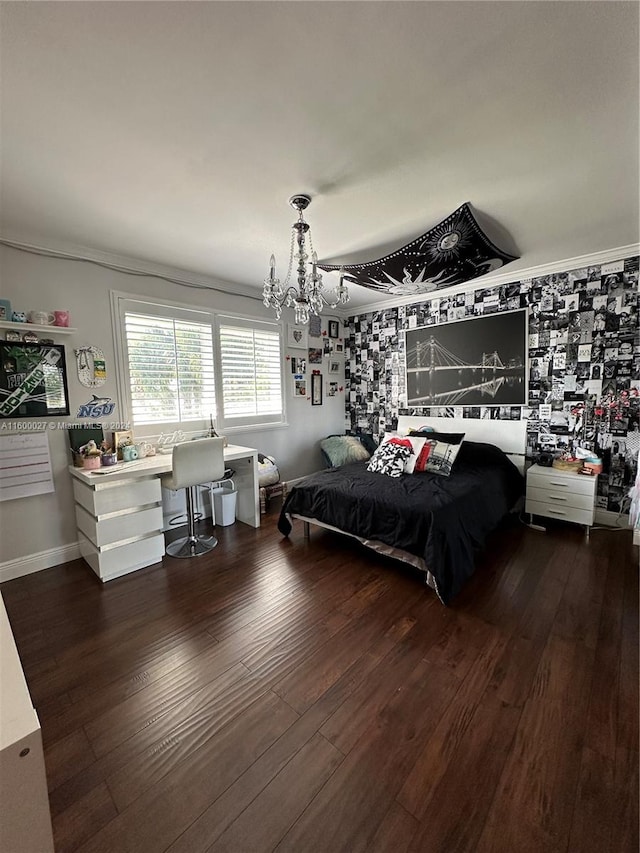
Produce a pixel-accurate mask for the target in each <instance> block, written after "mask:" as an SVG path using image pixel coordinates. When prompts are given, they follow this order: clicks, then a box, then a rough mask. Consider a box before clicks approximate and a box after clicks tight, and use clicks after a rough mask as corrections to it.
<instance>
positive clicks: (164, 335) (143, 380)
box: [112, 294, 284, 432]
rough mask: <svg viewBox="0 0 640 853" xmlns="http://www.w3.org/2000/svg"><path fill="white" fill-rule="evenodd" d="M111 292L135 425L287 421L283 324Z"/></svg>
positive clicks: (224, 426)
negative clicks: (223, 315)
mask: <svg viewBox="0 0 640 853" xmlns="http://www.w3.org/2000/svg"><path fill="white" fill-rule="evenodd" d="M112 298H113V304H114V316H117V317H119V320H120V322H119V324H118V326H117V330H116V338H117V339H118V338H119V339H120V346H119V347H117V350H118V353H119V354H122V355H123V358H122V359H121V360H120V364H119V379H120V387H121V395H122V399H123V400H127V403H128V409H129V419H130V420H131V422H132V426H133V427H134V428H135V427H143V428H144V427H152V426H154V425H157V426H158V427H159V428H160V430H159V431H166V430H168V429H177V428H179V427H181V426H182V425H185V426H186V427H187V428H189V427H190V426H191V428H192V429H196V430H198V429H203V428H204V427H207V426H208V425H209V417H210V416H212V417H213V419H214V420H215V421H216V426H217V428H218V430H219V431H224V430H228V429H231V428H233V427H250V426H258V425H260V426H264V425H266V424H282V423H284V406H283V395H282V349H281V328H280V324H279V323H271V322H263V321H257V320H256V321H253V320H246V319H243V318H236V317H218V318H217V319H216V318H215V317H214V315H213V314H212V313H211V312H208V311H198V310H197V309H183V308H177V307H173V306H170V305H162V304H160V303H155V302H145V301H143V300H135V299H129V298H126V297H125V296H124V294H113V297H112ZM214 331H215V335H214ZM216 389H217V394H216ZM142 431H143V432H144V431H145V430H144V429H143V430H142ZM150 431H151V430H147V432H150Z"/></svg>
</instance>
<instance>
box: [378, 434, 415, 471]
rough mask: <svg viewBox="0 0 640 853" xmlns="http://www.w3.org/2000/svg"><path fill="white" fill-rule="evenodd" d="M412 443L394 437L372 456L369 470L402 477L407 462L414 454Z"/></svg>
mask: <svg viewBox="0 0 640 853" xmlns="http://www.w3.org/2000/svg"><path fill="white" fill-rule="evenodd" d="M412 452H413V451H412V449H411V444H410V443H408V442H407V443H405V442H403V440H402V439H399V438H398V439H394V440H393V441H388V442H386V444H381V445H380V447H379V448H378V449H377V450H376V452H375V453H374V454H373V456H372V457H371V461H370V462H369V464H368V465H367V471H374V472H376V473H378V474H386V475H387V476H388V477H400V476H401V475H402V474H404V466H405V462H406V461H407V459H408V458H409V456H411V454H412Z"/></svg>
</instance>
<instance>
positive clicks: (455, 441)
mask: <svg viewBox="0 0 640 853" xmlns="http://www.w3.org/2000/svg"><path fill="white" fill-rule="evenodd" d="M427 436H428V437H427V438H426V442H427V444H429V445H431V448H430V450H429V453H428V458H427V459H426V460H425V467H424V470H425V471H430V472H431V473H432V474H440V475H442V476H444V477H448V476H449V474H450V473H451V468H452V466H453V463H454V462H455V459H456V456H457V455H458V451H459V450H460V447H461V446H462V441H463V439H464V433H463V432H462V433H457V432H429V433H427Z"/></svg>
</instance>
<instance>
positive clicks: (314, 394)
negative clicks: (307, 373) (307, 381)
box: [311, 373, 322, 406]
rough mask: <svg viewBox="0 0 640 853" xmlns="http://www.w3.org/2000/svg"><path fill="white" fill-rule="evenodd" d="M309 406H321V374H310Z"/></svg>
mask: <svg viewBox="0 0 640 853" xmlns="http://www.w3.org/2000/svg"><path fill="white" fill-rule="evenodd" d="M311 405H312V406H321V405H322V374H321V373H312V374H311Z"/></svg>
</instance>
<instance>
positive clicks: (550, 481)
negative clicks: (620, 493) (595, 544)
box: [525, 465, 598, 536]
mask: <svg viewBox="0 0 640 853" xmlns="http://www.w3.org/2000/svg"><path fill="white" fill-rule="evenodd" d="M597 482H598V478H597V477H596V476H587V475H584V474H572V473H569V472H567V471H558V470H557V469H556V468H543V467H542V466H541V465H532V466H531V468H529V469H528V471H527V498H526V504H525V511H526V512H528V513H529V515H530V516H533V515H540V516H543V517H544V518H557V519H560V520H561V521H573V522H574V523H575V524H582V525H584V527H585V529H586V533H587V536H588V535H589V528H590V527H591V526H592V525H593V520H594V517H595V506H596V485H597Z"/></svg>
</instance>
